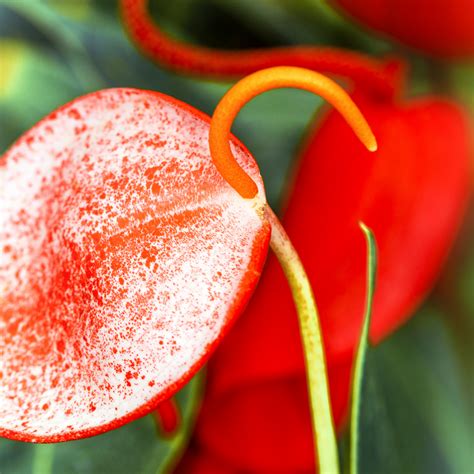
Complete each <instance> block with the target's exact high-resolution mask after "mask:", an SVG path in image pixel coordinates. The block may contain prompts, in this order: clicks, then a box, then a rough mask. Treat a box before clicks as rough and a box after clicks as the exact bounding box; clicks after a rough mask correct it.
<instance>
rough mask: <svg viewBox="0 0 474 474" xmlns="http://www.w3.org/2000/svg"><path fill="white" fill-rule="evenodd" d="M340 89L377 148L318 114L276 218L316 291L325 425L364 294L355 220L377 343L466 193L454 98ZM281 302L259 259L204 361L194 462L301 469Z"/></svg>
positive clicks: (440, 248)
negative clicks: (250, 292)
mask: <svg viewBox="0 0 474 474" xmlns="http://www.w3.org/2000/svg"><path fill="white" fill-rule="evenodd" d="M354 99H355V100H356V101H357V103H359V104H361V110H363V112H364V114H365V116H366V117H368V120H369V122H370V123H373V124H374V133H375V134H376V136H377V138H378V143H379V150H378V151H377V152H376V154H375V155H369V154H367V153H366V152H365V151H364V150H363V149H362V147H360V146H359V144H358V143H356V142H355V141H354V140H353V139H352V137H350V135H349V131H348V130H347V129H346V128H347V127H346V126H345V125H344V124H343V123H342V122H341V120H339V118H338V117H337V116H336V114H334V113H332V112H329V113H327V114H326V115H325V116H324V117H323V118H322V119H321V120H320V121H319V122H318V123H317V124H315V125H314V130H313V131H310V133H309V135H308V139H307V142H306V145H305V147H304V150H303V152H302V155H301V157H300V161H299V168H298V171H297V174H296V177H295V179H294V190H295V192H294V193H293V194H291V197H290V199H289V201H288V205H287V209H286V211H285V215H284V219H283V222H284V225H285V227H286V228H287V229H288V232H289V234H290V236H291V238H292V240H293V241H294V242H296V245H297V246H298V248H299V249H300V251H301V257H302V259H303V262H304V264H305V267H306V269H307V271H308V275H309V278H310V280H311V282H312V284H313V287H314V291H315V294H316V297H317V298H318V306H319V310H320V313H321V324H322V330H323V336H324V341H325V347H326V354H327V361H328V377H329V384H330V388H331V401H332V408H333V416H334V419H335V423H336V425H337V426H338V427H339V428H341V427H342V426H343V423H344V419H345V416H346V414H347V407H348V400H349V386H350V376H351V365H352V358H353V352H354V348H355V347H356V340H357V335H358V334H359V328H360V324H361V318H362V314H363V304H364V286H363V285H364V281H363V275H364V270H363V269H364V265H365V261H364V258H363V244H364V242H363V239H362V238H361V237H360V236H359V235H357V233H356V232H354V231H353V226H354V224H355V222H357V220H361V219H362V220H364V222H368V223H370V225H371V226H372V227H373V229H374V233H375V235H376V237H377V242H378V253H379V262H380V265H379V271H378V283H377V292H376V296H375V301H374V312H373V319H372V325H371V327H372V329H371V337H372V340H373V341H374V342H378V341H380V340H381V339H383V338H384V337H386V336H387V335H388V334H390V333H391V332H392V331H393V330H394V329H395V328H396V327H397V326H399V325H400V324H401V323H402V322H403V321H404V320H406V319H407V318H408V317H409V316H410V315H411V314H413V312H414V310H415V309H416V307H417V305H418V304H419V303H420V301H421V300H422V299H423V297H424V296H425V295H426V293H427V292H428V291H429V290H430V288H431V286H432V285H433V283H434V281H435V279H436V276H437V274H438V272H439V270H440V268H441V265H442V263H443V261H444V259H445V257H446V255H447V252H448V250H449V248H450V246H451V243H452V242H453V239H454V237H455V235H456V230H457V229H458V226H459V224H460V221H461V218H462V215H463V211H464V208H465V204H466V201H467V195H468V191H469V143H468V137H469V135H468V129H467V124H466V120H465V116H464V114H463V113H462V111H461V110H460V109H459V108H458V107H457V106H455V105H453V104H452V103H450V102H448V101H445V100H443V99H439V98H435V97H426V98H423V99H418V100H410V101H402V102H400V103H398V102H391V101H389V102H385V103H382V102H377V101H374V100H372V99H371V98H369V97H367V96H365V95H363V94H358V93H356V94H355V96H354ZM303 216H312V217H311V219H307V218H303ZM293 311H294V310H293V309H292V303H291V300H290V298H289V294H288V290H287V289H286V288H285V286H284V279H283V275H282V273H281V270H280V269H279V268H278V265H277V262H276V261H275V259H274V257H273V256H270V257H269V260H268V262H267V265H266V268H265V271H264V273H263V275H262V278H261V281H260V284H259V287H258V290H257V291H256V293H255V295H254V297H253V298H252V301H251V302H250V304H249V307H248V308H247V310H246V312H245V313H244V315H243V316H242V317H241V318H240V319H239V321H238V322H237V324H236V326H235V327H234V328H233V329H232V331H231V332H230V333H229V335H228V336H227V338H226V339H225V340H224V341H223V344H222V345H221V346H220V347H219V349H218V351H217V352H216V354H215V355H214V357H213V358H212V359H211V361H210V363H209V367H208V388H207V394H206V397H205V401H204V405H203V409H202V411H201V414H200V417H199V420H198V426H197V430H196V436H195V437H196V441H195V444H196V445H197V446H198V448H200V449H202V450H203V451H202V452H199V449H198V451H197V453H196V456H197V458H198V459H200V457H202V456H206V455H207V454H206V453H209V456H210V455H212V456H214V457H216V458H218V459H220V460H221V463H224V464H225V463H227V464H225V465H226V466H227V467H228V468H229V469H230V468H231V467H232V469H235V470H236V472H237V471H238V472H240V471H239V470H245V469H247V470H255V471H258V472H261V471H262V472H278V471H277V469H280V470H281V471H282V472H295V471H297V470H308V471H310V470H311V469H314V455H313V452H312V450H311V445H310V440H311V426H310V423H309V421H310V418H309V410H308V408H307V406H308V405H307V402H306V397H307V395H306V390H305V378H304V371H303V368H304V363H303V357H302V350H301V345H300V342H299V340H298V337H297V335H298V328H297V326H296V323H295V321H294V317H292V313H293ZM189 472H194V471H192V470H190V471H189ZM229 472H234V471H229ZM298 472H299V471H298Z"/></svg>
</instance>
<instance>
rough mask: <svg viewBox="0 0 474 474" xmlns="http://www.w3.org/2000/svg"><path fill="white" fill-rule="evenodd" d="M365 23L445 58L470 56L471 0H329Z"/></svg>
mask: <svg viewBox="0 0 474 474" xmlns="http://www.w3.org/2000/svg"><path fill="white" fill-rule="evenodd" d="M332 2H333V3H335V4H337V5H340V6H341V7H342V8H343V9H344V10H346V11H347V12H348V13H349V14H351V15H352V16H353V17H354V18H356V19H358V20H360V21H361V22H363V23H364V24H366V25H367V26H369V27H371V28H373V29H375V30H377V31H380V32H382V33H386V34H388V35H390V36H392V37H394V38H395V39H397V40H399V41H401V42H402V43H405V44H407V45H409V46H413V47H415V48H418V49H421V50H423V51H426V52H428V53H431V54H433V55H439V56H445V57H459V56H473V55H474V28H473V18H474V3H473V2H472V0H416V1H413V0H332Z"/></svg>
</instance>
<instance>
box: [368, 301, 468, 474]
mask: <svg viewBox="0 0 474 474" xmlns="http://www.w3.org/2000/svg"><path fill="white" fill-rule="evenodd" d="M453 341H454V339H453V338H452V337H451V334H450V331H449V329H448V326H447V324H446V319H445V317H444V316H443V315H442V313H441V312H440V311H439V310H438V309H437V308H436V307H435V306H433V305H430V306H427V307H426V308H424V309H423V310H422V311H421V312H420V313H419V314H417V315H416V316H415V317H414V318H413V319H412V320H411V321H410V322H409V323H408V324H407V325H405V326H404V327H403V328H401V329H400V330H399V331H398V332H397V333H396V334H394V335H393V336H392V337H391V338H389V339H388V340H386V341H385V342H383V343H382V344H381V345H380V346H378V347H375V348H372V349H371V350H370V351H369V352H368V353H367V361H366V374H367V376H366V378H365V381H364V383H363V397H362V403H361V408H360V422H359V424H360V432H361V433H363V436H361V437H360V438H359V446H360V450H359V471H360V472H363V473H364V474H378V473H380V472H386V473H390V474H392V473H397V474H398V473H407V474H436V473H440V474H441V473H442V474H450V473H452V474H460V473H468V472H471V471H472V466H473V461H474V459H473V454H472V446H471V441H470V440H472V439H473V437H474V430H473V427H474V419H473V410H472V401H471V395H470V394H469V391H468V389H467V387H466V385H467V382H466V377H465V373H464V372H463V367H462V363H461V358H460V355H459V353H458V351H457V347H456V345H455V344H454V343H453ZM471 356H472V352H471ZM472 375H473V374H472V358H471V375H470V376H471V377H472Z"/></svg>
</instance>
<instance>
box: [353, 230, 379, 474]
mask: <svg viewBox="0 0 474 474" xmlns="http://www.w3.org/2000/svg"><path fill="white" fill-rule="evenodd" d="M360 228H361V229H362V232H364V235H365V238H366V240H367V290H366V292H367V293H366V304H365V314H364V320H363V324H362V331H361V334H360V339H359V345H358V347H357V352H356V357H355V361H354V368H353V376H352V397H351V398H352V402H351V423H350V458H349V460H350V472H351V474H357V472H358V459H359V431H360V426H359V420H360V408H361V396H362V382H363V379H364V367H365V361H366V354H367V349H368V346H369V328H370V321H371V317H372V305H373V301H374V291H375V277H376V273H377V249H376V244H375V237H374V234H373V232H372V231H371V230H370V229H369V228H368V227H367V226H366V225H365V224H363V223H362V222H361V223H360Z"/></svg>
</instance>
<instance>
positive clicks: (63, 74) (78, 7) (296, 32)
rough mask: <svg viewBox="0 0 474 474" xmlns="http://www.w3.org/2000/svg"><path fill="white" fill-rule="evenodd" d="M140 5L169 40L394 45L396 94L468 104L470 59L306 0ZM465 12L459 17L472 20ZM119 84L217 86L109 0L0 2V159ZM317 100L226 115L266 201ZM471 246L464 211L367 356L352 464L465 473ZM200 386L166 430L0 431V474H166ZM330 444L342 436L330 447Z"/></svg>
mask: <svg viewBox="0 0 474 474" xmlns="http://www.w3.org/2000/svg"><path fill="white" fill-rule="evenodd" d="M151 12H152V15H153V16H154V17H155V18H156V20H157V22H158V23H159V24H160V26H161V27H162V28H163V29H165V31H167V32H169V33H170V34H172V35H173V36H175V37H178V38H181V39H183V40H185V41H187V42H189V43H196V44H201V45H207V46H210V47H219V48H228V49H234V48H235V49H242V48H253V47H270V46H275V45H291V44H295V45H297V44H315V45H331V46H340V47H345V48H348V49H352V50H358V51H362V52H366V53H368V54H370V55H377V56H379V55H384V54H389V53H393V52H397V53H398V54H401V55H402V56H403V57H405V58H406V59H407V60H408V61H409V63H410V66H411V68H412V73H411V75H410V82H409V84H408V94H409V95H418V94H421V93H429V92H442V93H444V94H448V95H450V96H451V97H452V98H455V99H456V100H458V101H459V102H460V103H462V104H464V105H465V106H466V107H467V108H469V109H470V111H471V113H472V111H473V110H474V66H473V64H472V62H469V61H467V60H460V59H456V60H453V59H450V60H447V59H435V58H434V57H430V56H428V55H424V54H423V53H421V52H416V51H415V50H412V49H409V48H408V47H405V46H402V45H400V44H398V43H396V42H392V41H390V40H388V39H383V38H382V37H381V36H376V35H374V34H372V33H370V32H369V31H366V30H364V29H363V28H362V27H360V26H357V25H356V24H354V23H352V22H351V21H350V20H348V19H347V18H343V17H342V16H341V15H339V14H338V13H336V12H335V11H333V10H331V9H330V8H329V7H327V6H325V5H324V4H323V2H320V1H318V0H293V1H291V0H257V1H256V0H173V1H172V2H169V1H166V0H154V1H151ZM472 13H473V12H472V11H471V12H469V11H468V12H466V15H468V16H469V14H471V18H473V16H472ZM473 28H474V25H473ZM122 86H124V87H137V88H143V89H153V90H158V91H161V92H164V93H166V94H169V95H172V96H174V97H177V98H179V99H181V100H183V101H185V102H187V103H189V104H191V105H193V106H195V107H196V108H198V109H201V110H203V111H204V112H206V113H208V114H211V113H212V111H213V109H214V107H215V105H216V104H217V102H218V100H219V99H220V97H221V96H222V95H223V93H224V92H225V91H226V90H227V89H228V87H229V83H218V82H214V81H204V80H199V79H196V78H189V77H184V76H181V75H178V74H175V73H173V72H170V71H168V70H166V69H164V68H161V67H159V66H157V65H156V64H153V63H152V62H150V61H149V60H148V59H146V58H145V57H143V56H142V55H141V54H140V53H139V52H138V51H137V50H136V49H135V47H134V46H133V45H132V44H131V42H130V41H129V40H128V38H127V36H126V34H125V33H124V30H123V27H122V25H121V22H120V18H119V15H118V7H117V2H116V1H115V0H48V1H47V0H43V1H40V0H1V1H0V149H1V151H2V153H3V152H4V151H5V150H6V149H7V148H8V146H9V145H10V144H12V143H13V142H14V141H15V140H16V139H17V138H18V137H19V136H20V135H21V134H22V133H23V132H24V131H26V130H27V129H28V128H30V127H31V126H32V125H33V124H34V123H36V122H37V121H38V120H39V119H41V118H42V117H43V116H45V115H46V114H48V113H49V112H51V111H52V110H53V109H55V108H57V107H58V106H60V105H62V104H64V103H65V102H68V101H70V100H72V99H73V98H75V97H78V96H80V95H83V94H85V93H87V92H91V91H95V90H98V89H103V88H108V87H122ZM321 103H322V101H321V100H320V99H319V98H317V97H313V96H309V95H308V94H305V93H304V92H301V91H293V90H281V91H274V92H269V93H267V94H265V95H263V96H261V97H258V98H256V99H255V100H253V101H252V102H251V103H250V104H249V105H248V106H247V107H246V108H245V110H243V111H242V112H241V113H240V115H239V117H238V119H237V122H236V125H235V128H234V130H235V133H236V135H237V136H238V137H239V138H240V139H241V140H242V141H243V142H244V143H245V144H246V145H247V146H248V148H249V149H250V150H251V151H252V153H253V154H254V156H255V157H256V159H257V161H258V163H259V165H260V167H261V171H262V175H263V177H264V181H265V183H266V188H267V195H268V198H269V202H270V204H271V205H272V206H273V207H274V208H275V209H278V208H279V206H280V204H281V197H282V191H283V189H284V185H285V180H286V179H287V175H288V172H289V169H290V168H291V164H292V160H293V159H294V157H295V154H296V151H297V150H298V146H299V143H300V142H301V139H302V137H303V134H304V131H305V129H306V127H307V125H308V124H309V122H310V120H311V118H312V117H313V116H314V114H315V111H316V110H317V109H318V108H319V107H320V105H321ZM278 110H281V111H282V113H275V111H278ZM255 123H258V124H259V126H258V127H255ZM473 244H474V209H473V206H472V205H471V206H470V209H469V212H468V215H467V217H466V219H465V222H464V225H463V228H462V231H461V233H460V235H459V238H458V239H457V242H456V245H455V247H454V249H453V251H452V253H451V256H450V258H449V261H448V263H447V264H446V266H445V267H444V271H443V273H442V274H441V275H440V277H439V280H438V282H437V285H436V287H435V288H434V290H433V292H432V293H431V294H430V295H429V297H428V299H427V300H426V302H425V303H424V305H423V307H422V308H421V309H420V310H419V314H417V315H416V317H414V318H412V319H411V320H410V321H409V322H408V323H407V324H405V325H404V326H403V327H402V328H401V329H399V330H398V331H397V332H396V333H395V334H394V335H392V336H391V337H390V338H389V339H388V340H386V341H385V342H383V343H382V344H380V345H379V346H378V347H376V348H374V349H372V350H371V351H370V354H369V361H368V367H367V373H368V376H367V383H366V387H365V388H364V390H365V398H364V409H363V429H364V436H363V439H362V442H363V446H362V454H361V463H362V467H363V469H361V472H373V473H378V472H388V473H438V472H439V473H453V474H457V473H460V474H463V473H466V474H468V473H471V472H474V457H473V456H474V455H473V453H474V432H473V427H474V362H473V361H474V358H473V350H472V346H473V341H474V339H473V331H474V245H473ZM201 386H202V384H201V383H200V382H199V381H194V382H193V383H191V384H190V385H188V386H187V387H186V388H185V389H184V390H183V391H182V392H181V393H180V394H179V399H178V401H179V404H180V406H181V410H182V414H183V422H184V423H183V425H184V428H183V430H182V431H181V432H180V433H179V435H178V436H176V437H175V438H172V439H162V438H159V437H157V434H156V432H155V427H154V424H153V422H152V420H151V419H149V418H145V419H142V420H139V421H137V422H135V423H132V424H131V425H127V426H125V427H123V428H120V429H118V430H116V431H114V432H111V433H107V434H105V435H101V436H98V437H95V438H93V439H89V440H82V441H74V442H70V443H66V444H62V445H43V446H35V445H29V444H25V443H20V442H14V441H9V440H3V439H2V440H0V473H1V474H23V473H25V474H26V473H32V474H48V473H78V474H79V473H84V474H85V473H132V472H133V473H152V472H153V473H155V472H165V471H167V470H170V469H172V465H173V462H174V460H175V459H177V458H179V456H180V453H182V452H183V450H184V449H185V446H186V441H187V439H188V437H189V433H190V431H191V430H192V424H193V420H194V418H195V415H196V410H197V406H198V400H199V397H200V392H201ZM344 443H345V438H344V437H342V439H341V446H342V447H343V446H344ZM342 451H343V449H342Z"/></svg>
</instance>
